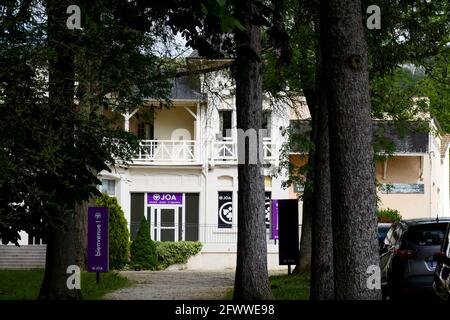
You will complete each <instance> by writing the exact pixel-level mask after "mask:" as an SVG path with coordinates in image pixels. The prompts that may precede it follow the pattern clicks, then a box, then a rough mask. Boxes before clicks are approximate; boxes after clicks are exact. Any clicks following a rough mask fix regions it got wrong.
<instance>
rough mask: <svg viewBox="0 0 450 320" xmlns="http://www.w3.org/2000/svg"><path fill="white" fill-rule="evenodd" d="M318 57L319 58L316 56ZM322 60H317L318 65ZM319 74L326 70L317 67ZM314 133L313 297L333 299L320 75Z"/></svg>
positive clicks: (323, 91) (325, 114)
mask: <svg viewBox="0 0 450 320" xmlns="http://www.w3.org/2000/svg"><path fill="white" fill-rule="evenodd" d="M319 60H320V59H319ZM320 64H321V62H320V63H319V65H320ZM316 70H317V71H316V72H317V73H318V77H320V76H321V75H324V74H325V73H324V72H323V70H321V68H320V67H318V68H317V69H316ZM317 82H319V83H320V87H319V98H318V100H319V103H318V104H319V106H318V110H317V120H316V121H317V135H316V139H315V151H314V156H315V160H314V187H313V188H314V190H313V199H312V207H313V209H312V227H311V229H312V230H311V231H312V256H311V293H310V298H311V299H312V300H331V299H334V297H335V293H334V269H333V251H334V250H333V229H332V219H331V189H330V143H329V135H328V132H329V126H328V121H329V119H328V108H327V107H328V106H327V96H326V92H327V91H326V87H325V83H326V79H324V78H323V77H322V78H320V79H319V80H318V81H317Z"/></svg>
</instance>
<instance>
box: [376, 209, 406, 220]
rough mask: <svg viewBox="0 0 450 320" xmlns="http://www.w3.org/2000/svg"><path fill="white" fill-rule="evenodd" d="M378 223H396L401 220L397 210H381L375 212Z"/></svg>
mask: <svg viewBox="0 0 450 320" xmlns="http://www.w3.org/2000/svg"><path fill="white" fill-rule="evenodd" d="M377 217H378V222H388V223H392V222H397V221H400V220H401V219H402V216H401V214H400V212H399V211H398V210H395V209H389V208H388V209H381V210H378V211H377Z"/></svg>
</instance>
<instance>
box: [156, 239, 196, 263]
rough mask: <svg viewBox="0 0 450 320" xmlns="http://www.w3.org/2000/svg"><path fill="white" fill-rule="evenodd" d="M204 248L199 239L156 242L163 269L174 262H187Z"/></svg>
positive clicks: (159, 260)
mask: <svg viewBox="0 0 450 320" xmlns="http://www.w3.org/2000/svg"><path fill="white" fill-rule="evenodd" d="M200 250H202V244H201V243H200V242H198V241H178V242H156V255H157V257H158V262H159V264H160V267H161V268H162V269H164V268H167V267H168V266H170V265H172V264H177V263H186V262H187V261H188V259H189V258H190V257H191V256H195V255H196V254H197V253H199V252H200Z"/></svg>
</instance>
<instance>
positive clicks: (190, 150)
mask: <svg viewBox="0 0 450 320" xmlns="http://www.w3.org/2000/svg"><path fill="white" fill-rule="evenodd" d="M139 144H140V146H139V149H138V151H137V152H136V153H135V155H134V157H133V162H135V163H137V164H155V165H163V164H190V163H197V162H198V156H197V142H196V141H195V140H141V141H140V142H139Z"/></svg>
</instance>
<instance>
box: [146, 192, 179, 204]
mask: <svg viewBox="0 0 450 320" xmlns="http://www.w3.org/2000/svg"><path fill="white" fill-rule="evenodd" d="M147 204H183V194H182V193H170V192H154V193H152V192H149V193H147Z"/></svg>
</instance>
